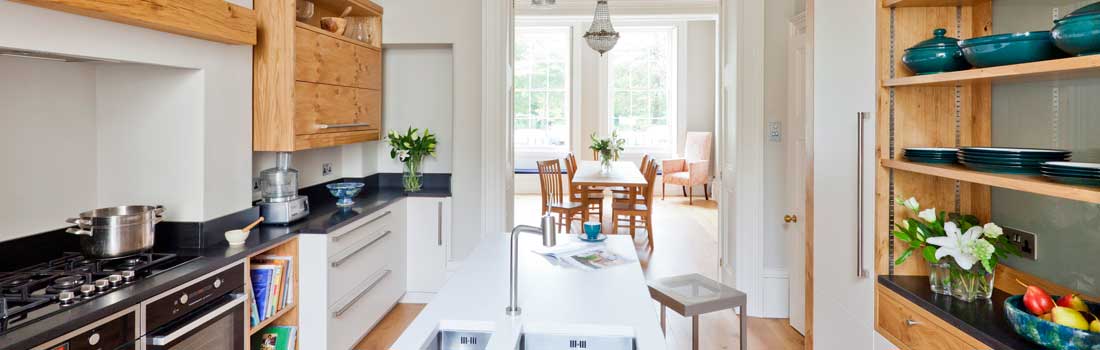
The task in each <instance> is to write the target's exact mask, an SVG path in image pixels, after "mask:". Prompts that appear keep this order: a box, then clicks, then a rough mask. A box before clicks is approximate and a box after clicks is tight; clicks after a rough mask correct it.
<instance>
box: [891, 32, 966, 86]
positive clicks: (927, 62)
mask: <svg viewBox="0 0 1100 350" xmlns="http://www.w3.org/2000/svg"><path fill="white" fill-rule="evenodd" d="M946 34H947V30H945V29H943V28H937V29H936V30H935V31H933V32H932V35H933V37H932V39H928V40H925V41H922V42H920V43H919V44H917V45H916V46H913V47H911V48H908V49H906V50H905V54H904V55H902V56H901V63H903V64H905V67H906V68H909V70H910V71H913V73H914V74H917V75H925V74H936V73H944V72H954V71H960V70H966V69H970V63H968V62H966V58H964V57H963V53H962V49H960V48H959V44H958V40H956V39H955V38H949V37H946V36H945V35H946Z"/></svg>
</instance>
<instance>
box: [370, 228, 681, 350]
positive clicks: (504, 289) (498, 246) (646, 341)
mask: <svg viewBox="0 0 1100 350" xmlns="http://www.w3.org/2000/svg"><path fill="white" fill-rule="evenodd" d="M508 237H509V236H508V234H498V235H487V236H486V237H485V239H484V240H483V241H482V242H481V244H480V245H478V247H477V248H476V249H475V250H474V252H473V253H471V254H470V256H469V257H467V258H466V261H465V263H464V264H463V267H462V269H461V270H460V271H459V272H458V273H456V274H454V275H453V276H451V277H450V279H449V280H448V281H447V283H446V285H444V286H443V288H442V289H441V290H440V291H439V293H438V294H436V296H435V298H434V299H432V302H431V303H429V304H428V306H427V307H425V308H424V310H423V311H421V312H420V315H418V316H417V317H416V319H415V320H413V322H412V324H410V325H409V327H408V328H407V329H406V330H405V332H404V333H403V334H401V337H400V338H398V339H397V342H396V343H394V345H393V346H392V349H395V350H419V349H420V348H421V347H422V346H424V345H425V342H426V341H427V340H428V337H429V336H431V335H433V334H435V332H436V330H437V328H438V326H439V324H440V321H444V322H451V321H481V322H486V321H487V322H489V323H492V324H493V327H495V331H494V332H493V335H492V337H491V338H490V339H489V344H488V347H487V350H506V349H507V350H514V349H517V348H518V347H517V346H516V345H517V342H518V338H519V333H520V331H521V329H522V327H523V325H524V324H565V325H569V324H586V325H608V326H627V327H630V328H633V329H634V334H635V336H636V344H637V348H638V349H639V350H664V349H665V339H664V335H663V334H662V332H661V328H660V324H659V323H658V322H659V319H658V315H657V308H656V306H655V304H654V302H653V300H652V299H650V297H649V289H648V287H647V286H646V280H645V276H644V275H643V274H642V269H641V266H640V265H639V264H638V262H637V260H638V258H637V253H636V252H635V251H634V245H633V242H632V241H631V240H630V236H626V235H623V236H618V235H612V236H610V237H609V238H608V239H607V240H606V241H605V242H603V243H598V244H606V245H607V247H608V249H609V250H610V251H612V252H614V253H616V254H618V255H621V256H624V257H627V258H629V259H631V260H633V261H634V262H631V263H628V264H624V265H619V266H614V267H610V268H606V269H602V270H597V271H585V270H579V269H573V268H563V267H558V266H554V265H553V264H551V263H550V262H549V261H548V260H547V259H545V258H544V257H542V256H540V255H538V254H535V253H534V252H532V249H535V248H538V247H541V246H542V245H541V238H540V237H539V236H538V235H531V234H525V233H524V234H520V235H519V238H518V239H519V241H520V245H519V306H520V308H522V310H523V313H522V314H521V315H519V316H515V317H512V316H508V315H506V314H505V313H504V309H505V307H507V306H508V252H509V249H510V247H509V240H508ZM570 242H579V241H578V240H577V238H576V237H575V236H572V235H559V236H558V244H559V245H562V244H567V243H570Z"/></svg>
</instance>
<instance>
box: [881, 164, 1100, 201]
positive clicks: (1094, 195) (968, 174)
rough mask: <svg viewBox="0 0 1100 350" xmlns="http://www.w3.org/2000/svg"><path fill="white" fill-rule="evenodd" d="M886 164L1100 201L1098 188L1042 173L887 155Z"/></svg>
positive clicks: (1082, 199)
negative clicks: (981, 168)
mask: <svg viewBox="0 0 1100 350" xmlns="http://www.w3.org/2000/svg"><path fill="white" fill-rule="evenodd" d="M882 166H884V167H886V168H890V169H895V170H901V171H907V172H911V173H918V174H925V175H931V176H937V177H942V178H948V179H953V180H959V181H963V182H969V183H975V184H980V185H987V186H993V187H999V188H1006V189H1010V190H1016V191H1022V192H1030V193H1035V194H1041V195H1044V196H1050V197H1058V198H1065V199H1072V200H1077V201H1082V202H1088V203H1098V204H1100V189H1098V188H1095V187H1088V186H1076V185H1067V184H1062V183H1057V182H1054V181H1051V180H1048V179H1046V178H1044V177H1042V176H1029V175H1009V174H996V173H986V172H980V171H974V170H970V169H967V168H965V167H963V166H961V165H954V164H951V165H944V164H924V163H913V162H907V161H903V160H897V159H883V160H882Z"/></svg>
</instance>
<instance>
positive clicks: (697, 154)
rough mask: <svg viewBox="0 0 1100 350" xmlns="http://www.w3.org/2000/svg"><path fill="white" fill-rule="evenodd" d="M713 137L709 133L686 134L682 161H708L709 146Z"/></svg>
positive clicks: (694, 132)
mask: <svg viewBox="0 0 1100 350" xmlns="http://www.w3.org/2000/svg"><path fill="white" fill-rule="evenodd" d="M713 140H714V135H713V134H711V133H710V132H702V131H693V132H689V133H687V139H686V140H685V141H684V159H687V160H688V161H695V160H710V150H711V144H712V143H713Z"/></svg>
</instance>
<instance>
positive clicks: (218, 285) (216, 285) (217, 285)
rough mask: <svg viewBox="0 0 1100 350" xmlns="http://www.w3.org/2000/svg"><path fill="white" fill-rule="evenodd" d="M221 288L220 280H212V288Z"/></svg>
mask: <svg viewBox="0 0 1100 350" xmlns="http://www.w3.org/2000/svg"><path fill="white" fill-rule="evenodd" d="M221 287H222V279H221V278H215V279H214V288H215V289H217V288H221Z"/></svg>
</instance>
